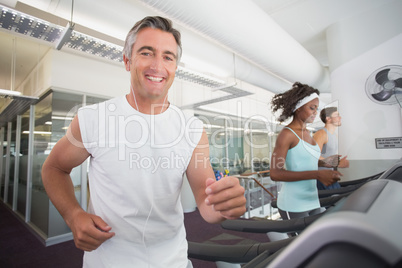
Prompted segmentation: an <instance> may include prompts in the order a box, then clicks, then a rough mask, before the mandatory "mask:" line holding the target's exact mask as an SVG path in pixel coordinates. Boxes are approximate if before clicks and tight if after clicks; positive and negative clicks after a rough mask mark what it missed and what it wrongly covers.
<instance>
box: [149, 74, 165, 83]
mask: <svg viewBox="0 0 402 268" xmlns="http://www.w3.org/2000/svg"><path fill="white" fill-rule="evenodd" d="M145 77H146V78H147V79H148V80H150V81H152V82H161V81H162V80H163V77H155V76H149V75H147V76H145Z"/></svg>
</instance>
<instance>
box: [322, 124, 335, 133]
mask: <svg viewBox="0 0 402 268" xmlns="http://www.w3.org/2000/svg"><path fill="white" fill-rule="evenodd" d="M325 128H326V129H327V130H328V132H329V133H331V134H334V133H335V131H336V128H337V126H334V125H332V124H325Z"/></svg>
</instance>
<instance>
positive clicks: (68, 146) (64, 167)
mask: <svg viewBox="0 0 402 268" xmlns="http://www.w3.org/2000/svg"><path fill="white" fill-rule="evenodd" d="M88 156H89V153H88V151H87V150H86V149H85V148H84V146H83V145H82V139H81V133H80V129H79V124H78V118H77V117H75V118H74V119H73V121H72V123H71V125H70V127H69V129H68V130H67V134H66V135H65V136H64V137H63V138H61V139H60V140H59V141H58V142H57V143H56V145H55V146H54V148H53V149H52V151H51V152H50V154H49V156H48V157H47V159H46V161H45V163H44V164H43V167H42V180H43V185H44V186H45V189H46V193H47V195H48V196H49V198H50V200H51V201H52V203H53V204H54V206H55V207H56V208H57V210H58V211H59V212H60V214H61V216H62V217H63V218H64V220H65V221H66V223H67V225H68V226H69V227H70V229H71V231H72V232H73V235H74V241H75V244H76V246H77V247H78V248H80V249H82V250H87V251H91V250H94V249H96V248H97V247H98V246H99V245H100V244H102V243H103V242H104V241H105V240H107V239H109V238H111V237H112V236H113V235H114V233H111V232H109V231H110V227H108V226H107V224H106V223H105V222H104V221H103V220H102V219H101V218H100V217H97V216H95V215H91V214H88V213H86V212H85V211H84V210H83V209H82V208H81V207H80V205H79V203H78V201H77V199H76V198H75V193H74V185H73V183H72V181H71V177H70V172H71V170H72V169H73V168H74V167H76V166H78V165H80V164H81V163H83V162H84V161H85V159H87V158H88Z"/></svg>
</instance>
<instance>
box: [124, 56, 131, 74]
mask: <svg viewBox="0 0 402 268" xmlns="http://www.w3.org/2000/svg"><path fill="white" fill-rule="evenodd" d="M123 62H124V66H125V67H126V71H127V72H129V71H130V60H129V59H127V58H126V55H123Z"/></svg>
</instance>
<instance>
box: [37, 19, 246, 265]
mask: <svg viewBox="0 0 402 268" xmlns="http://www.w3.org/2000/svg"><path fill="white" fill-rule="evenodd" d="M180 56H181V41H180V33H179V32H178V31H177V30H175V29H174V28H173V27H172V24H171V22H170V20H167V19H165V18H162V17H146V18H144V19H143V20H141V21H139V22H137V23H136V24H135V25H134V27H133V28H132V29H131V30H130V32H129V33H128V36H127V39H126V43H125V47H124V55H123V60H124V65H125V69H126V70H127V71H128V72H130V91H129V93H128V94H127V95H125V96H121V97H117V98H113V99H111V100H108V101H106V102H103V103H100V104H96V105H91V106H87V107H83V108H81V109H80V110H79V111H78V114H77V116H76V117H75V118H74V119H73V121H72V123H71V125H70V127H69V129H68V131H67V133H66V135H65V136H64V137H63V138H62V139H60V141H59V142H57V144H56V145H55V147H54V148H53V150H52V151H51V153H50V155H49V156H48V158H47V160H46V162H45V163H44V165H43V169H42V177H43V183H44V186H45V188H46V192H47V193H48V195H49V198H50V200H51V201H52V202H53V204H54V205H55V207H56V208H57V209H58V211H59V212H60V214H61V215H62V216H63V218H64V220H65V221H66V223H67V225H68V226H69V227H70V228H71V231H72V233H73V235H74V241H75V244H76V246H77V247H78V248H80V249H82V250H84V251H85V254H84V267H96V268H99V267H119V268H120V267H192V264H191V262H190V261H189V260H188V258H187V241H186V232H185V229H184V215H183V208H182V205H181V202H180V191H181V186H182V182H183V175H184V174H186V175H187V178H188V181H189V184H190V186H191V189H192V191H193V194H194V197H195V200H196V203H197V207H198V209H199V211H200V213H201V215H202V217H203V218H204V219H205V220H206V221H207V222H209V223H220V222H222V221H224V220H225V219H235V218H238V217H239V216H241V215H243V214H244V213H245V211H246V209H245V203H246V200H245V197H244V188H243V187H242V186H240V184H239V181H238V179H237V178H235V177H225V178H224V179H221V180H219V181H216V180H215V179H214V173H213V170H212V167H211V165H210V162H209V146H208V138H207V135H206V132H205V130H204V129H203V123H202V122H201V121H200V120H199V119H197V118H195V117H194V116H188V115H185V114H184V113H183V112H182V111H181V110H180V109H179V108H177V107H175V106H174V105H172V104H170V103H169V101H168V100H167V98H168V91H169V88H170V87H171V85H172V83H173V80H174V77H175V72H176V69H177V66H178V63H179V60H180ZM88 157H90V160H91V161H90V168H89V173H88V176H89V187H90V193H91V194H90V202H89V207H88V212H86V211H84V210H83V209H82V208H81V207H80V205H79V203H78V202H77V200H76V198H75V195H74V186H73V184H72V182H71V178H70V175H69V174H70V172H71V170H72V168H74V167H76V166H78V165H80V164H81V163H83V162H84V161H85V159H87V158H88Z"/></svg>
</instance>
